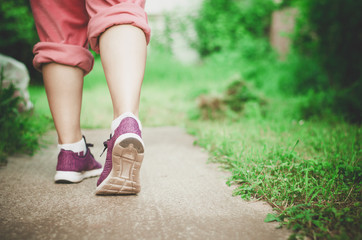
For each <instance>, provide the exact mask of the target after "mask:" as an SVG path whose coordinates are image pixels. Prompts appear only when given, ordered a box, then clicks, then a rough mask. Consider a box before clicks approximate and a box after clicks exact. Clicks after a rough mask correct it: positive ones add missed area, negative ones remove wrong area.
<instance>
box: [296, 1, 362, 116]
mask: <svg viewBox="0 0 362 240" xmlns="http://www.w3.org/2000/svg"><path fill="white" fill-rule="evenodd" d="M296 6H297V7H298V9H299V10H300V14H299V17H298V19H297V28H296V34H295V36H294V48H295V49H296V51H297V52H298V54H300V55H301V58H304V59H305V60H303V61H302V62H300V64H299V65H297V66H296V68H294V69H293V70H294V72H293V70H292V71H291V72H292V73H293V74H294V76H295V77H296V78H295V79H296V82H297V84H295V86H294V88H293V90H294V92H299V93H302V94H303V93H304V92H308V91H309V90H310V89H313V90H315V91H317V92H320V91H324V92H329V93H331V95H329V96H327V98H330V99H332V104H331V109H332V110H333V111H334V112H336V113H338V114H342V115H344V116H345V117H346V118H347V119H349V120H351V121H353V122H361V121H362V115H361V112H362V106H361V104H360V102H361V101H362V97H361V94H360V93H361V91H362V57H361V56H362V50H361V47H360V46H362V38H361V35H362V28H361V26H362V15H361V14H360V9H362V2H361V1H354V0H348V1H338V0H331V1H314V0H306V1H297V2H296ZM308 62H310V63H308ZM303 63H307V64H303ZM313 65H314V66H313ZM303 71H304V72H305V73H304V74H303V73H302V72H303ZM300 73H302V75H299V74H300ZM326 101H328V100H327V99H326ZM310 107H312V106H310Z"/></svg>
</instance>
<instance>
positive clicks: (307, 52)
mask: <svg viewBox="0 0 362 240" xmlns="http://www.w3.org/2000/svg"><path fill="white" fill-rule="evenodd" d="M146 11H147V12H148V18H149V23H150V25H151V28H152V37H151V42H150V44H149V46H148V60H147V66H146V72H145V79H144V84H143V88H142V94H141V106H140V118H141V120H142V122H143V124H144V125H145V126H148V127H150V126H165V125H175V126H181V127H184V128H186V130H187V131H188V132H189V133H191V134H194V135H195V136H196V139H197V140H196V143H197V144H199V145H201V146H203V147H204V148H206V149H207V150H208V151H209V152H210V156H211V157H210V158H211V159H212V160H214V161H218V162H221V163H222V164H224V165H225V166H227V168H228V169H229V170H230V171H232V173H233V176H232V178H231V180H230V182H229V183H231V182H236V183H240V188H238V191H237V192H236V194H239V195H241V196H242V197H244V198H250V197H251V196H254V197H257V198H259V199H264V200H265V201H268V202H272V205H273V206H274V207H276V209H278V211H279V213H282V215H279V217H280V216H282V217H280V218H278V217H275V218H271V219H272V220H273V219H274V220H278V221H282V222H283V221H284V220H283V216H287V217H288V218H289V220H290V224H292V225H293V224H294V225H293V226H294V228H293V229H294V230H295V231H296V232H298V231H299V232H300V231H302V232H303V234H304V235H307V236H309V237H311V238H314V239H319V238H320V239H326V238H330V237H336V236H337V238H340V239H348V238H350V239H358V238H359V237H361V235H360V219H361V218H360V216H361V195H360V189H361V187H362V184H361V178H362V171H361V169H362V166H361V141H360V140H361V113H362V104H361V102H362V99H361V96H362V94H361V93H362V57H361V56H362V14H361V12H362V1H356V0H345V1H342V0H328V1H322V0H320V1H315V0H294V1H293V0H194V1H181V0H172V1H168V0H148V1H147V3H146ZM0 21H1V25H0V36H1V38H0V53H1V54H3V55H6V56H10V57H12V58H14V59H16V60H18V61H20V62H22V63H23V64H25V66H26V67H27V70H28V72H29V76H30V85H29V88H28V91H29V93H30V98H29V100H30V101H31V103H32V104H33V105H29V106H33V108H32V110H30V111H29V110H26V111H24V110H23V111H19V105H23V106H27V105H26V104H24V96H25V95H26V94H25V95H24V94H21V93H20V94H19V87H17V85H16V84H15V83H14V85H13V86H12V85H9V84H8V83H9V79H8V80H6V79H5V78H6V76H7V75H6V74H4V68H3V66H2V67H1V82H2V87H1V91H0V98H1V99H0V100H1V105H0V114H1V115H0V133H1V134H0V160H2V162H5V159H6V157H7V156H8V155H11V154H14V153H18V152H24V153H30V154H32V153H34V151H35V150H36V149H39V141H38V139H39V137H40V136H41V135H42V134H43V133H45V132H46V131H48V130H49V129H53V128H54V127H53V123H52V120H51V115H50V111H49V108H48V103H47V100H46V95H45V91H44V87H43V84H42V78H41V75H40V73H38V72H36V71H35V70H34V68H33V67H32V58H33V54H32V47H33V45H34V44H35V43H36V42H37V41H38V39H37V34H36V30H35V27H34V21H33V18H32V14H31V10H30V6H29V1H28V0H14V1H5V0H0ZM94 55H95V65H94V69H93V71H92V72H91V73H90V74H88V75H87V76H86V77H85V82H84V96H83V106H82V115H81V125H82V127H83V128H107V129H108V128H109V127H110V122H111V121H112V116H113V113H112V106H111V100H110V96H109V93H108V88H107V84H106V81H105V77H104V74H103V71H102V66H101V62H100V59H99V56H97V55H96V54H94ZM24 81H25V82H26V81H27V80H24ZM6 82H7V83H6ZM4 83H6V84H4ZM9 86H10V87H9ZM20 110H21V109H20ZM260 176H265V177H264V178H263V179H262V180H261V178H260ZM280 176H283V179H282V180H281V179H280ZM308 176H309V178H308ZM268 179H269V180H268ZM305 179H310V181H308V180H307V181H306V180H305ZM267 181H270V182H267ZM281 182H283V184H280V183H281ZM243 183H248V184H243ZM292 206H293V207H292ZM306 209H307V210H308V214H309V215H308V214H306V213H305V211H306ZM283 214H284V215H283ZM298 214H299V215H298ZM311 219H312V220H311ZM314 221H316V222H314ZM338 236H339V237H338ZM358 236H359V237H358Z"/></svg>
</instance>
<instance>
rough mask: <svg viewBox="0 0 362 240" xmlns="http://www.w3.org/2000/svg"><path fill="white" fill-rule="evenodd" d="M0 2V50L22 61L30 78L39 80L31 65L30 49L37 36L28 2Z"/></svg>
mask: <svg viewBox="0 0 362 240" xmlns="http://www.w3.org/2000/svg"><path fill="white" fill-rule="evenodd" d="M0 2H1V4H0V22H1V24H0V36H1V39H0V52H1V53H2V54H4V55H8V56H11V57H13V58H15V59H17V60H19V61H21V62H23V63H24V64H25V65H26V66H27V68H28V70H29V73H30V76H31V80H32V81H36V82H41V75H40V74H39V73H38V72H37V71H36V70H35V69H34V68H33V66H32V60H33V53H32V49H33V45H34V44H35V43H36V42H37V41H38V37H37V33H36V29H35V24H34V20H33V16H32V13H31V8H30V2H29V1H28V0H14V1H4V0H2V1H0Z"/></svg>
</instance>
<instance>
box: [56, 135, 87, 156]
mask: <svg viewBox="0 0 362 240" xmlns="http://www.w3.org/2000/svg"><path fill="white" fill-rule="evenodd" d="M58 148H59V149H63V150H68V151H72V152H76V153H80V152H83V153H84V154H86V152H87V146H86V143H85V141H84V138H82V139H81V140H80V141H77V142H74V143H65V144H64V143H63V144H58Z"/></svg>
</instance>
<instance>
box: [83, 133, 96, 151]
mask: <svg viewBox="0 0 362 240" xmlns="http://www.w3.org/2000/svg"><path fill="white" fill-rule="evenodd" d="M82 137H83V138H84V142H85V146H86V148H89V147H94V144H93V143H87V140H86V139H85V136H84V135H83V136H82Z"/></svg>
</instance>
